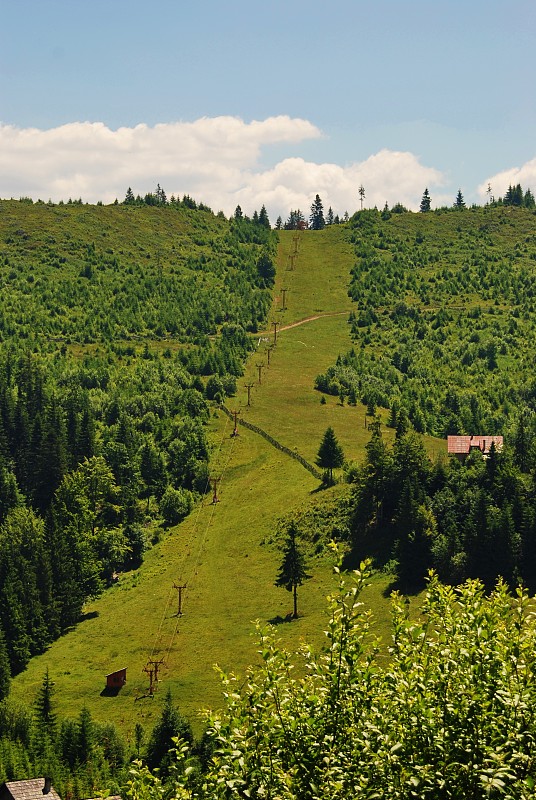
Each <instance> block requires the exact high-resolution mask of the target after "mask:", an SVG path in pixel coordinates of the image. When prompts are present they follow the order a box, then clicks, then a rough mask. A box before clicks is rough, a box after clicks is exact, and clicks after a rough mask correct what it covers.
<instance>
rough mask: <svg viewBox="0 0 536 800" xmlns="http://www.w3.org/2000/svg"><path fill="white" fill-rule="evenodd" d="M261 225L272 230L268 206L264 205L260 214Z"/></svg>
mask: <svg viewBox="0 0 536 800" xmlns="http://www.w3.org/2000/svg"><path fill="white" fill-rule="evenodd" d="M259 225H262V226H263V228H270V220H269V219H268V212H267V211H266V206H264V205H263V207H262V208H261V210H260V212H259Z"/></svg>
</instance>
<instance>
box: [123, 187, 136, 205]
mask: <svg viewBox="0 0 536 800" xmlns="http://www.w3.org/2000/svg"><path fill="white" fill-rule="evenodd" d="M135 202H136V201H135V200H134V192H133V191H132V189H131V188H130V186H129V187H128V189H127V193H126V195H125V199H124V200H123V203H124V204H125V205H126V206H131V205H133V204H134V203H135Z"/></svg>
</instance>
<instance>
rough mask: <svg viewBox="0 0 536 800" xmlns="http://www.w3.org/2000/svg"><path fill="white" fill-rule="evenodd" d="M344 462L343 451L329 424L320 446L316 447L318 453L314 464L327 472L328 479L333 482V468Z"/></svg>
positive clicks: (340, 465)
mask: <svg viewBox="0 0 536 800" xmlns="http://www.w3.org/2000/svg"><path fill="white" fill-rule="evenodd" d="M343 463H344V453H343V449H342V447H341V446H340V444H339V442H338V440H337V437H336V436H335V431H334V430H333V428H332V427H331V426H330V427H329V428H328V429H327V430H326V432H325V434H324V438H323V439H322V442H321V443H320V447H319V448H318V455H317V457H316V465H317V466H318V467H322V469H325V470H327V472H328V481H329V483H330V484H331V483H333V470H334V469H336V468H337V467H342V465H343Z"/></svg>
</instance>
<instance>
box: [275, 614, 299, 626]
mask: <svg viewBox="0 0 536 800" xmlns="http://www.w3.org/2000/svg"><path fill="white" fill-rule="evenodd" d="M294 619H296V617H295V616H294V615H293V614H287V616H286V617H282V616H281V615H280V614H278V615H277V617H272V619H269V620H268V622H269V623H270V625H282V624H283V623H284V622H292V620H294Z"/></svg>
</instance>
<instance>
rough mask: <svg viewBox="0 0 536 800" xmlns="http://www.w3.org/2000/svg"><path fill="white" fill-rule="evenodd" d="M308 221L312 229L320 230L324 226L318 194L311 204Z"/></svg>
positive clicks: (322, 209)
mask: <svg viewBox="0 0 536 800" xmlns="http://www.w3.org/2000/svg"><path fill="white" fill-rule="evenodd" d="M309 223H310V227H311V229H312V230H313V231H321V230H322V228H325V227H326V222H325V220H324V206H323V205H322V200H321V199H320V196H319V195H318V194H317V195H316V197H315V201H314V203H313V204H312V205H311V215H310V217H309Z"/></svg>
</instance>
